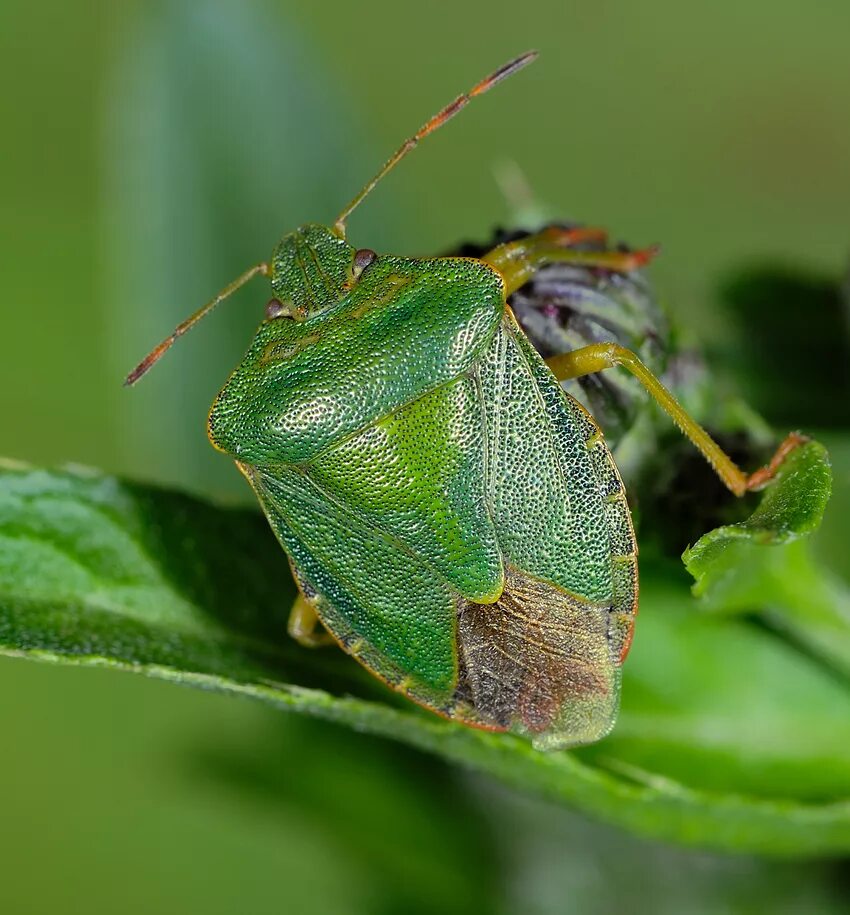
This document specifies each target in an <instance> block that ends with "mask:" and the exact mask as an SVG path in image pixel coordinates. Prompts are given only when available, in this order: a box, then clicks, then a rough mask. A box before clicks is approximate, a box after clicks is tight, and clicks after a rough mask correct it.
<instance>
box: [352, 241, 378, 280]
mask: <svg viewBox="0 0 850 915" xmlns="http://www.w3.org/2000/svg"><path fill="white" fill-rule="evenodd" d="M377 256H378V255H377V254H376V253H375V252H374V251H373V250H372V249H371V248H360V249H358V250H357V251H355V252H354V263H353V264H352V266H351V272H352V274H353V278H354V279H355V280H357V279H359V278H360V275H361V274H362V273H363V271H364V270H365V269H366V268H367V267H368V266H369V264H371V263H373V262H374V261H375V259H376V258H377Z"/></svg>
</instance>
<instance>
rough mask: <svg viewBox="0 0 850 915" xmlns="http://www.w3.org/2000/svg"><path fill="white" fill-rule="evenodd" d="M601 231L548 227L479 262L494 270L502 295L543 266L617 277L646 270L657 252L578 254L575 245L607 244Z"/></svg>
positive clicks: (648, 250) (494, 251)
mask: <svg viewBox="0 0 850 915" xmlns="http://www.w3.org/2000/svg"><path fill="white" fill-rule="evenodd" d="M607 240H608V236H607V233H606V232H605V231H604V230H603V229H596V228H590V227H579V228H575V229H564V228H560V227H558V226H550V227H549V228H547V229H543V231H542V232H537V233H536V234H534V235H528V236H526V237H525V238H520V239H518V240H517V241H511V242H507V243H506V244H504V245H499V246H498V247H496V248H493V250H492V251H488V252H487V253H486V254H484V255H483V256H482V258H481V259H482V260H483V261H485V262H486V263H488V264H490V266H492V267H495V268H496V269H497V270H498V271H499V273H501V274H502V276H503V277H504V279H505V295H512V294H513V293H514V292H516V291H517V289H519V288H520V286H524V285H525V284H526V283H527V282H528V281H529V280H530V279H531V278H532V277H533V276H534V274H535V273H536V272H537V271H538V270H539V269H540V268H541V267H543V266H545V265H546V264H554V263H559V264H575V265H576V266H577V267H600V268H602V269H604V270H612V271H614V272H616V273H629V272H630V271H632V270H638V269H640V268H641V267H643V266H645V265H646V264H647V263H649V261H650V260H651V259H652V257H653V255H655V254H656V252H657V250H658V249H657V248H645V249H643V250H641V251H580V250H576V245H582V244H586V243H588V242H597V243H601V244H603V245H604V244H606V243H607Z"/></svg>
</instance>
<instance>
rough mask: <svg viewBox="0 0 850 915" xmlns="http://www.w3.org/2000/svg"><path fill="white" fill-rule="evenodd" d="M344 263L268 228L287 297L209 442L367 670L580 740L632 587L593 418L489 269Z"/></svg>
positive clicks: (503, 720)
mask: <svg viewBox="0 0 850 915" xmlns="http://www.w3.org/2000/svg"><path fill="white" fill-rule="evenodd" d="M317 233H319V234H317ZM321 233H324V235H321V237H319V235H320V234H321ZM319 245H321V246H323V247H322V250H323V251H324V256H323V258H322V259H316V257H315V251H316V250H317V246H319ZM328 246H331V247H332V248H333V255H332V256H330V255H328V250H329V249H328ZM353 258H354V249H353V248H351V247H350V246H349V245H348V244H347V243H346V242H344V241H342V240H341V239H339V238H334V237H333V236H331V235H330V234H329V233H328V231H327V230H324V229H320V228H319V227H306V228H304V229H301V230H299V231H298V232H296V233H293V235H292V236H288V237H287V239H285V240H284V242H282V243H281V245H280V246H279V248H278V250H277V252H276V253H275V258H274V261H273V277H272V286H273V289H274V290H275V292H276V294H277V295H278V298H279V299H281V300H282V301H283V300H285V301H286V304H287V305H292V304H293V299H297V301H295V303H294V305H293V307H290V308H288V309H283V312H284V314H283V316H281V317H273V318H271V319H269V320H267V321H265V322H264V323H263V324H262V325H261V327H260V329H259V331H258V333H257V336H256V337H255V339H254V342H253V344H252V346H251V348H250V350H249V352H248V353H247V355H246V357H245V359H244V361H243V362H242V364H241V365H240V366H239V367H238V368H237V370H236V371H235V372H234V373H233V375H232V376H231V378H230V380H229V381H228V383H227V385H226V386H225V387H224V389H223V390H222V391H221V393H220V394H219V396H218V398H217V400H216V402H215V404H214V405H213V409H212V411H211V414H210V421H209V428H210V437H211V439H212V441H213V443H214V444H215V445H216V446H217V447H218V448H220V449H222V450H224V451H227V452H228V453H230V454H231V455H232V456H233V457H234V458H235V459H236V461H237V463H238V464H239V467H240V469H241V470H242V471H243V472H244V473H245V475H246V477H247V478H248V480H249V481H250V482H251V484H252V486H253V487H254V489H255V491H256V493H257V496H258V497H259V499H260V502H261V503H262V505H263V508H264V510H265V512H266V515H267V516H268V519H269V521H270V523H271V526H272V528H273V529H274V531H275V534H276V535H277V537H278V538H279V540H280V542H281V544H282V545H283V547H284V549H285V550H286V552H287V553H288V555H289V557H290V559H291V561H292V565H293V570H294V573H295V576H296V580H297V582H298V585H299V587H300V589H301V591H302V593H303V594H304V595H305V596H306V597H307V598H308V599H309V600H310V601H311V603H312V604H313V605H314V607H315V609H316V612H317V614H318V616H319V618H320V619H321V621H322V622H323V624H324V625H325V626H326V627H327V629H328V630H329V631H330V632H331V633H332V634H333V635H334V636H335V638H336V639H337V641H338V642H339V643H340V645H341V646H342V647H343V648H344V649H345V650H346V651H348V652H349V653H350V654H352V655H353V656H354V657H355V658H357V660H359V661H360V662H361V663H362V664H364V665H365V666H366V667H367V668H368V669H370V670H371V671H372V672H374V673H375V674H377V675H378V676H379V677H381V678H382V679H383V680H385V681H386V682H387V683H388V684H389V685H391V686H392V687H394V688H395V689H398V690H400V691H402V692H404V693H405V694H406V695H408V696H409V697H410V698H412V699H413V700H415V701H416V702H419V703H421V704H422V705H424V706H426V707H428V708H430V709H432V710H434V711H436V712H438V713H440V714H443V715H446V716H449V717H451V718H454V719H457V720H461V721H464V722H466V723H469V724H472V725H475V726H479V727H486V728H492V729H498V730H510V731H513V732H516V733H522V734H526V735H530V736H531V737H532V738H533V739H534V742H535V745H537V746H540V747H545V748H554V747H563V746H570V745H574V744H579V743H585V742H588V741H592V740H597V739H598V738H600V737H601V736H603V735H604V734H605V733H607V731H608V730H609V729H610V727H611V726H612V724H613V722H614V719H615V716H616V711H617V704H618V696H619V680H620V665H621V663H622V660H623V658H624V656H625V653H626V651H627V650H628V644H629V640H630V637H631V630H632V624H633V617H634V614H635V610H636V601H637V564H636V547H635V539H634V534H633V530H632V524H631V518H630V514H629V510H628V506H627V503H626V497H625V493H624V490H623V486H622V483H621V481H620V478H619V475H618V473H617V470H616V468H615V466H614V464H613V461H612V459H611V456H610V454H609V452H608V450H607V448H606V446H605V443H604V441H603V439H602V435H601V433H600V431H599V429H598V428H597V426H596V425H595V423H594V422H593V420H592V419H591V417H590V416H589V415H588V413H587V412H586V411H585V410H584V409H583V408H582V407H581V406H580V405H579V404H578V403H577V402H576V401H575V400H574V399H573V398H571V397H570V396H569V395H567V394H565V393H564V392H563V390H562V389H561V387H560V385H559V384H558V382H557V381H556V379H555V378H554V376H553V375H552V374H551V372H550V371H549V370H548V368H547V367H546V365H545V363H544V362H543V361H542V360H541V358H540V357H539V355H538V354H537V353H536V352H535V351H534V349H533V348H532V347H531V345H530V344H529V343H528V341H527V339H526V338H525V336H524V334H523V333H522V331H521V329H520V328H519V326H518V325H517V323H516V321H515V320H514V318H513V315H512V314H511V312H510V310H509V309H508V308H507V307H506V305H505V293H504V283H503V281H502V277H501V276H500V275H499V273H498V272H497V271H496V270H495V269H494V268H492V267H491V266H489V265H487V264H485V263H484V262H482V261H479V260H475V259H464V258H438V259H431V260H415V259H408V258H401V257H391V256H380V257H375V258H374V259H373V260H372V261H371V262H370V263H369V266H368V268H367V269H366V270H365V271H363V273H362V276H357V277H356V282H354V281H352V274H351V264H352V262H353ZM346 271H348V272H347V273H346ZM346 276H347V277H348V279H346ZM294 289H295V290H297V294H293V290H294ZM294 312H297V314H298V317H299V320H293V319H292V317H289V316H288V314H292V313H294Z"/></svg>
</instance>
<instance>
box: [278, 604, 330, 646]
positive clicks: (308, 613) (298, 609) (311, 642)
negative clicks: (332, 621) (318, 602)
mask: <svg viewBox="0 0 850 915" xmlns="http://www.w3.org/2000/svg"><path fill="white" fill-rule="evenodd" d="M286 630H287V632H288V633H289V635H290V636H291V637H292V638H293V639H295V641H296V642H298V644H299V645H303V646H304V647H305V648H322V647H324V646H325V645H333V644H334V638H333V636H332V635H331V634H330V633H329V632H327V631H326V630H325V628H324V627H323V626H322V623H321V620H320V619H319V617H318V615H317V613H316V610H315V608H314V607H313V605H312V604H311V603H310V601H309V600H307V598H306V597H304V595H303V594H299V595H298V597H296V598H295V603H293V605H292V609H291V610H290V611H289V622H288V623H287V625H286Z"/></svg>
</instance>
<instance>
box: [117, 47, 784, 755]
mask: <svg viewBox="0 0 850 915" xmlns="http://www.w3.org/2000/svg"><path fill="white" fill-rule="evenodd" d="M534 57H535V54H534V53H533V52H530V53H527V54H524V55H522V56H521V57H518V58H517V59H515V60H513V61H510V62H509V63H507V64H505V65H504V66H503V67H501V68H500V69H498V70H497V71H496V72H495V73H493V74H492V75H491V76H489V77H487V78H486V79H484V80H482V81H481V82H479V83H478V84H477V85H476V86H474V87H473V88H472V89H471V90H470V91H469V92H467V93H465V94H463V95H461V96H459V97H458V98H457V99H456V100H455V101H454V102H452V103H451V104H449V105H447V106H446V107H445V108H444V109H442V111H440V112H439V113H438V114H437V115H435V116H434V117H433V118H431V120H429V121H428V122H427V123H426V124H425V125H424V126H423V127H422V128H420V130H419V131H418V132H417V133H416V134H415V135H414V136H413V137H411V138H410V139H408V140H407V141H405V143H404V144H402V146H401V147H400V148H399V149H398V151H397V152H396V153H395V154H394V155H393V156H392V157H391V158H390V159H389V160H388V161H387V163H386V164H385V165H384V166H383V168H382V169H381V170H380V171H379V172H378V174H377V175H376V176H375V178H373V179H372V180H371V181H370V182H369V183H368V184H367V185H366V186H365V187H364V188H363V190H362V191H360V193H359V194H358V195H357V196H356V197H355V198H354V200H352V202H351V203H350V204H349V205H348V206H347V207H346V208H345V209H344V210H343V212H342V213H341V214H340V216H339V217H338V219H337V220H336V222H335V223H334V225H333V226H332V227H326V226H322V225H306V226H302V227H301V228H299V229H296V230H295V231H294V232H291V233H290V234H288V235H286V236H285V237H284V238H283V239H282V240H281V241H280V242H279V244H278V245H277V247H276V248H275V250H274V252H273V254H272V257H271V260H270V261H269V262H268V263H260V264H257V265H256V266H254V267H252V268H251V269H250V270H248V271H246V272H245V273H244V274H243V275H242V276H240V277H239V278H238V279H236V280H235V281H234V282H232V283H231V284H230V285H229V286H227V287H226V288H225V289H224V290H223V291H222V292H221V293H219V294H218V295H217V296H216V297H215V298H214V299H213V300H212V301H211V302H209V303H208V304H207V305H205V306H204V307H203V308H201V309H200V310H199V311H197V312H196V313H195V314H194V315H193V316H192V317H190V318H189V319H188V320H186V321H184V322H183V323H182V324H181V325H180V326H179V327H178V328H177V329H176V330H175V331H174V333H173V334H172V335H171V336H170V337H169V338H167V339H166V340H165V341H163V342H162V343H161V344H160V345H159V346H158V347H156V348H155V349H154V350H153V351H152V352H151V354H150V355H149V356H148V357H147V358H146V359H144V360H143V361H142V362H141V363H140V364H139V366H138V367H137V368H136V369H135V370H134V371H133V372H132V373H131V374H130V375H129V376H128V378H127V383H128V384H133V383H135V382H136V381H137V380H138V379H139V378H140V377H141V376H142V375H143V374H144V373H145V372H146V371H147V370H148V369H149V368H150V367H151V366H152V365H153V364H154V362H156V361H157V360H158V359H159V358H160V357H161V356H162V355H163V353H164V352H165V351H166V350H167V349H168V348H169V346H170V345H171V344H172V343H173V342H174V341H175V340H176V339H177V338H178V337H179V336H181V335H182V334H183V333H185V332H186V331H187V330H188V329H189V328H190V327H191V326H192V325H194V324H195V323H196V322H197V321H198V320H199V319H200V318H201V317H203V316H204V315H205V314H206V313H207V312H208V311H209V310H210V309H211V308H213V307H214V306H215V305H216V304H218V303H219V302H220V301H221V300H222V299H224V298H226V297H227V296H228V295H230V293H232V292H233V291H235V290H236V289H238V288H239V287H240V286H242V285H244V284H245V283H246V282H247V281H248V280H249V279H251V278H252V277H254V276H256V275H258V274H262V275H263V276H268V277H269V278H270V280H271V288H272V293H273V298H272V299H271V300H270V301H269V303H268V305H267V306H266V313H265V319H264V320H263V322H262V323H261V325H260V327H259V329H258V331H257V333H256V336H255V338H254V341H253V343H252V344H251V346H250V348H249V350H248V352H247V354H246V356H245V357H244V359H243V361H242V362H241V364H240V365H239V366H238V367H237V368H236V370H235V371H234V372H233V374H232V375H231V376H230V378H229V380H228V381H227V383H226V384H225V386H224V388H223V389H222V390H221V392H220V393H219V395H218V397H217V398H216V400H215V403H214V404H213V406H212V409H211V411H210V414H209V422H208V429H209V436H210V440H211V442H212V444H213V445H214V446H215V447H216V448H217V449H219V450H221V451H224V452H225V453H227V454H229V455H231V456H232V457H233V458H234V460H235V461H236V464H237V466H238V468H239V469H240V470H241V471H242V473H243V474H244V475H245V477H246V478H247V480H248V481H249V483H250V484H251V486H252V487H253V488H254V491H255V492H256V494H257V497H258V499H259V500H260V503H261V505H262V507H263V510H264V511H265V513H266V516H267V517H268V520H269V523H270V524H271V527H272V528H273V530H274V532H275V534H276V535H277V537H278V539H279V540H280V543H281V544H282V546H283V548H284V550H285V551H286V553H287V555H288V557H289V559H290V563H291V565H292V569H293V573H294V576H295V579H296V582H297V584H298V588H299V591H300V596H299V598H298V600H297V601H296V604H295V606H294V608H293V612H292V617H291V621H290V632H291V634H293V635H294V636H295V637H296V638H298V639H299V640H300V641H302V642H304V643H305V644H311V645H314V644H319V643H322V642H323V641H326V640H327V638H328V633H330V636H332V637H333V639H334V640H336V641H337V642H338V643H339V644H340V645H341V646H342V647H343V648H344V649H345V650H346V651H347V652H348V653H349V654H351V655H353V656H354V657H355V658H356V659H357V660H358V661H359V662H360V663H361V664H363V665H364V666H365V667H366V668H368V669H369V670H370V671H371V672H372V673H374V674H376V675H377V676H378V677H380V678H381V679H382V680H384V681H385V682H386V683H388V684H389V685H390V686H391V687H393V688H394V689H396V690H399V691H400V692H402V693H404V694H405V695H407V696H408V697H410V698H411V699H413V700H414V701H416V702H418V703H420V704H421V705H423V706H425V707H427V708H429V709H431V710H433V711H434V712H437V713H439V714H441V715H444V716H447V717H449V718H453V719H455V720H458V721H461V722H464V723H466V724H469V725H472V726H476V727H481V728H488V729H492V730H507V731H512V732H515V733H519V734H524V735H527V736H530V737H531V738H532V739H533V742H534V745H535V746H536V747H539V748H543V749H553V748H560V747H567V746H571V745H575V744H580V743H587V742H589V741H594V740H598V739H599V738H600V737H603V736H604V735H605V734H606V733H607V732H608V731H609V730H610V728H611V727H612V725H613V722H614V719H615V717H616V713H617V706H618V700H619V688H620V668H621V665H622V662H623V660H624V658H625V656H626V653H627V651H628V647H629V643H630V640H631V634H632V626H633V622H634V616H635V612H636V607H637V550H636V545H635V538H634V532H633V529H632V522H631V517H630V513H629V508H628V505H627V502H626V495H625V492H624V490H623V485H622V483H621V481H620V476H619V474H618V472H617V469H616V467H615V466H614V462H613V460H612V458H611V455H610V453H609V451H608V449H607V447H606V445H605V442H604V440H603V438H602V433H601V432H600V430H599V428H598V427H597V425H596V424H595V422H594V421H593V419H592V418H591V416H590V415H589V414H588V413H587V412H586V411H585V410H584V408H582V407H581V406H580V405H579V404H578V402H577V401H576V400H574V399H573V398H572V397H570V396H569V395H568V394H566V393H565V392H564V391H563V390H562V388H561V386H560V384H559V381H560V380H564V379H568V378H578V377H580V376H583V375H587V374H589V373H593V372H598V371H601V370H602V369H607V368H610V367H612V366H615V365H620V366H624V367H625V368H627V369H629V370H630V371H631V372H632V373H633V374H634V375H635V376H636V378H637V379H638V380H639V381H640V382H641V383H642V384H643V385H644V386H645V387H646V388H647V390H648V391H649V393H650V394H651V395H652V396H653V397H654V398H655V399H656V400H657V401H658V403H659V404H660V406H661V407H662V408H663V409H665V410H666V411H667V412H668V413H669V414H670V416H671V417H672V418H673V419H674V420H675V421H676V422H677V423H678V425H679V426H680V427H681V429H682V430H683V432H684V433H685V434H686V435H688V436H689V437H690V438H691V440H692V441H693V442H694V444H695V445H696V446H697V447H698V448H699V449H700V450H701V451H702V452H703V454H704V455H705V456H706V457H707V458H708V460H709V461H711V463H712V465H713V466H714V468H715V470H716V471H717V473H718V474H719V475H720V476H721V478H722V479H723V481H724V482H725V483H726V485H727V486H728V487H729V488H730V489H731V490H732V491H733V492H735V493H736V494H738V495H741V494H743V493H744V492H746V491H747V490H749V489H754V488H757V487H758V486H761V485H763V484H764V483H766V482H767V481H768V480H769V479H770V477H771V475H772V474H773V472H774V470H775V469H776V467H777V466H778V463H779V462H780V461H781V460H782V457H783V456H784V454H785V453H787V451H788V450H789V449H790V448H792V447H794V445H795V444H796V443H797V441H799V439H798V438H797V437H794V436H789V438H788V439H787V440H786V441H785V442H784V443H783V445H782V446H781V447H780V449H779V450H778V451H777V455H776V457H775V458H774V460H773V461H772V462H771V464H770V465H769V466H768V467H766V468H764V469H762V470H761V471H759V472H757V473H756V474H753V475H751V476H748V475H746V474H745V473H743V472H742V471H741V470H740V469H739V468H738V467H737V466H735V464H733V463H732V461H731V460H730V459H729V458H728V456H727V455H726V454H725V453H724V452H723V451H722V450H721V449H720V448H719V446H718V445H717V444H716V443H715V442H714V441H713V440H712V439H711V438H710V437H709V436H708V434H707V433H706V432H705V431H704V430H703V429H702V428H701V427H700V426H698V425H697V424H696V423H695V422H694V420H692V419H691V418H690V417H689V416H688V415H687V414H686V413H685V411H684V410H683V409H682V408H681V407H680V405H679V404H678V403H677V402H676V401H675V400H674V398H673V397H672V395H671V394H669V392H667V390H666V389H665V388H664V387H663V386H662V385H661V383H660V382H659V381H658V380H657V379H656V378H655V376H654V375H652V374H651V373H650V371H649V370H648V369H647V368H646V367H645V366H644V365H643V363H641V362H640V360H639V359H638V358H637V357H636V356H635V355H634V354H633V353H631V352H630V351H629V350H627V349H624V348H623V347H621V346H619V345H617V344H613V343H601V344H591V345H589V346H585V347H582V348H580V349H578V350H575V351H572V352H568V353H564V354H560V355H557V356H554V357H553V358H552V359H551V360H550V361H549V362H548V364H547V363H546V362H544V360H543V359H542V358H541V357H540V356H539V355H538V353H537V352H536V351H535V350H534V348H533V347H532V346H531V345H530V343H529V342H528V340H527V338H526V336H525V334H524V333H523V332H522V330H521V329H520V327H519V325H518V324H517V322H516V320H515V318H514V316H513V314H512V312H511V310H510V308H508V307H507V305H506V298H507V297H508V296H509V295H511V294H512V293H514V292H515V291H516V290H517V289H519V288H520V287H521V286H523V284H525V283H526V282H527V281H528V280H529V279H531V278H532V277H533V276H534V274H535V271H537V270H538V269H539V268H540V267H541V266H542V265H545V264H549V263H553V262H559V263H566V264H573V265H576V266H586V267H593V268H595V269H598V270H602V271H611V272H613V273H620V272H629V271H633V270H635V269H637V268H639V267H640V266H642V265H643V264H645V263H646V262H647V261H648V260H649V259H650V257H651V256H652V254H653V253H654V250H653V249H647V250H644V251H636V252H630V251H611V250H597V249H596V248H598V247H599V246H596V247H594V246H590V250H589V249H588V245H587V242H588V241H600V240H604V233H602V232H601V231H599V230H595V229H588V228H571V229H563V228H557V227H551V228H549V229H545V230H543V231H542V232H539V233H536V234H533V235H530V236H526V237H524V238H522V239H519V240H516V241H509V242H506V243H505V244H502V245H499V246H497V247H495V248H494V249H493V250H491V251H489V252H488V253H486V254H484V255H483V256H482V257H480V258H463V257H436V258H426V259H417V258H409V257H399V256H395V255H384V254H377V253H375V252H374V251H371V250H369V249H357V248H355V247H354V246H353V245H351V244H350V243H349V242H348V240H347V237H346V221H347V219H348V217H349V215H350V214H351V212H352V211H353V210H354V209H355V207H356V206H358V205H359V204H360V202H361V201H362V200H363V198H364V197H366V195H367V194H368V193H369V192H370V191H371V190H372V189H373V188H374V187H375V185H376V184H377V183H378V181H380V179H381V178H382V177H383V176H384V175H385V174H386V173H387V172H388V171H390V169H392V168H393V167H394V166H395V165H396V164H397V163H398V162H399V161H400V160H401V159H402V158H404V156H405V155H406V154H407V153H408V152H410V151H411V150H412V149H413V148H414V147H415V146H416V144H417V143H418V142H419V141H420V140H421V139H422V138H424V137H425V136H427V135H428V134H429V133H431V132H432V131H434V130H436V129H437V128H438V127H440V126H441V125H442V124H444V123H445V122H446V121H448V120H449V118H451V117H452V116H453V115H455V114H456V113H457V112H458V111H460V110H461V109H462V108H463V107H464V106H465V105H466V104H467V103H468V102H469V101H470V100H471V99H472V98H474V97H475V96H477V95H480V94H482V93H483V92H486V91H487V90H488V89H490V88H491V87H492V86H493V85H495V84H496V83H497V82H499V81H500V80H502V79H504V78H506V77H508V76H510V75H511V74H513V73H515V72H516V71H518V70H519V69H521V68H522V67H524V66H525V65H526V64H528V63H529V62H530V61H531V60H532V59H533V58H534ZM320 624H321V627H323V628H324V630H327V632H323V631H322V629H321V628H320Z"/></svg>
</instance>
